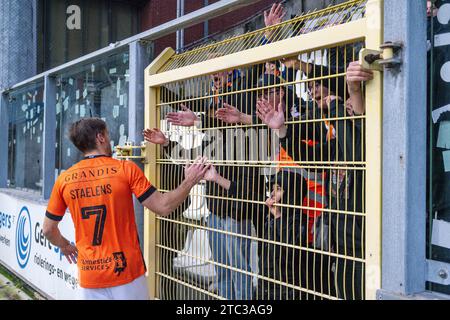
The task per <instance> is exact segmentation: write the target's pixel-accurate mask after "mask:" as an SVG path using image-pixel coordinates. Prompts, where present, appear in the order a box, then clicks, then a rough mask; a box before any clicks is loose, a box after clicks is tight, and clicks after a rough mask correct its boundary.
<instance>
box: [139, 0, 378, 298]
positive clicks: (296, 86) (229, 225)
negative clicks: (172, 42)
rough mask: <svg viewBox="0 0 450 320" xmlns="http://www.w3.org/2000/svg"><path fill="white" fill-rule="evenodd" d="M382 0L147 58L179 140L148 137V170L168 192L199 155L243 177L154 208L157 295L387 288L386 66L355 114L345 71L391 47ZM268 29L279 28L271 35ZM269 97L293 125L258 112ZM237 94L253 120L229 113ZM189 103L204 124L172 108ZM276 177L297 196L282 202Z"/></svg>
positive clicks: (151, 113)
mask: <svg viewBox="0 0 450 320" xmlns="http://www.w3.org/2000/svg"><path fill="white" fill-rule="evenodd" d="M382 3H383V2H382V1H380V0H369V1H362V0H359V1H349V2H346V3H344V4H341V5H338V6H334V7H330V8H327V9H326V10H320V11H318V12H315V13H309V14H305V15H303V16H300V17H297V18H295V19H292V20H289V21H286V22H283V23H281V24H279V25H276V26H273V27H269V28H264V29H261V30H258V31H255V32H251V33H249V34H245V35H242V36H238V37H233V38H230V39H226V40H224V41H221V42H218V43H215V44H209V45H207V46H204V47H200V48H198V49H193V50H190V51H187V52H184V53H181V54H175V52H174V51H173V50H172V49H170V48H168V49H166V50H165V51H164V52H163V53H161V55H160V56H159V57H158V58H156V59H155V60H154V61H153V62H152V64H151V65H150V66H149V67H148V68H147V69H146V72H145V77H146V79H145V94H146V108H145V112H146V114H145V127H147V128H160V129H161V130H162V131H163V132H164V133H165V134H166V136H169V137H170V139H171V141H172V143H171V144H170V145H169V147H161V146H157V145H153V144H148V145H147V147H146V149H145V157H146V163H147V164H146V166H145V173H146V175H147V177H148V178H149V179H150V180H151V181H152V182H153V183H154V184H155V185H156V186H157V187H158V188H159V190H160V191H161V192H167V191H169V190H172V189H174V188H175V187H176V186H177V184H178V183H179V182H180V181H181V179H182V178H183V169H182V168H183V167H182V165H183V164H184V163H185V162H186V158H188V159H190V160H192V154H196V155H209V156H210V161H211V163H212V164H214V166H215V167H216V170H217V172H218V173H219V174H220V175H221V176H222V177H224V178H225V179H227V180H228V181H229V182H230V185H229V188H230V189H228V191H227V190H226V188H225V187H223V186H219V185H217V184H216V183H213V182H211V181H205V182H203V183H202V184H200V185H199V186H197V190H194V191H192V192H191V195H190V200H189V201H187V202H186V203H185V204H183V205H182V206H180V208H178V209H177V210H176V211H175V212H174V213H172V215H171V216H169V217H166V218H162V217H157V216H155V215H154V214H152V213H150V214H147V215H146V216H145V227H146V229H145V242H144V243H145V250H144V256H145V259H146V262H147V265H148V266H149V274H148V276H149V284H150V288H151V296H152V297H154V298H162V299H177V298H181V299H194V298H201V299H211V298H219V299H220V298H232V299H233V298H235V299H251V298H255V299H260V298H266V299H267V298H269V299H362V298H366V299H375V292H376V290H377V289H379V288H380V287H381V262H380V256H381V245H380V240H381V164H380V163H381V150H380V149H381V110H382V106H381V99H382V94H381V85H382V80H381V79H382V78H381V73H380V72H379V71H374V79H373V80H371V81H370V82H368V83H367V85H366V86H365V90H364V101H365V105H367V109H366V111H365V112H363V113H360V114H354V113H352V112H351V111H352V110H353V109H352V108H350V111H348V110H346V108H345V106H346V105H345V103H346V102H347V98H349V96H348V93H347V90H346V84H345V74H346V68H347V65H348V63H349V62H350V61H353V60H357V59H358V53H359V49H360V48H361V47H362V46H365V47H367V48H369V49H378V48H379V46H380V44H381V42H382V18H381V17H382V12H383V10H382V7H383V6H382ZM264 35H268V38H269V40H270V41H268V42H267V43H264V44H262V40H263V38H264ZM292 57H294V60H295V61H297V64H298V67H297V69H298V70H297V72H296V73H295V75H296V76H295V77H292V76H291V77H289V76H287V74H286V75H284V79H283V80H280V81H279V82H277V81H278V80H274V79H278V78H279V76H278V75H276V77H272V78H270V77H269V76H268V74H270V73H271V72H272V71H270V72H269V71H268V70H269V66H268V64H270V63H272V64H273V65H275V67H276V61H277V60H280V59H284V58H292ZM297 57H298V58H297ZM305 58H306V60H305ZM281 61H282V62H284V63H286V60H281ZM302 62H303V63H302ZM278 71H279V70H278ZM280 72H281V71H280ZM281 76H283V73H281ZM261 78H263V79H262V80H261ZM270 79H272V80H270ZM271 81H272V82H271ZM273 81H275V82H273ZM213 83H215V85H213ZM307 87H309V94H308V89H307ZM325 90H327V91H328V92H327V93H326V92H325ZM280 92H283V94H281V93H280ZM275 93H276V94H278V96H276V97H277V98H273V96H274V94H275ZM325 94H326V96H328V97H329V99H328V100H327V101H324V99H321V98H320V97H322V98H325V96H324V95H325ZM331 96H337V97H339V98H337V99H336V100H333V99H332V97H331ZM261 97H266V99H268V100H270V99H273V101H271V102H270V101H269V102H270V103H272V104H271V106H272V108H275V107H276V108H278V105H281V107H280V108H281V109H278V110H279V111H281V110H283V112H284V114H285V117H286V119H285V121H284V126H285V127H286V128H287V129H286V130H287V132H288V133H287V134H286V136H284V137H281V136H280V135H278V134H277V132H275V131H273V130H272V129H270V128H269V127H268V125H267V124H266V123H265V122H264V121H262V120H258V116H257V114H256V109H257V104H260V103H261V101H262V100H261ZM332 101H334V102H332ZM224 103H228V104H230V105H233V106H234V107H236V108H238V110H239V111H240V112H241V114H242V113H244V114H246V115H247V116H248V117H247V120H246V121H243V122H242V123H238V124H236V123H235V122H238V120H228V121H225V122H224V121H219V120H218V118H217V116H216V114H215V112H217V111H218V110H220V109H222V111H223V108H224V106H225V105H224ZM181 105H184V106H187V107H189V108H190V109H191V110H192V111H193V112H195V114H196V115H197V116H198V118H199V119H201V121H200V122H201V126H200V125H199V123H200V122H198V123H197V124H196V125H194V126H189V127H187V128H181V127H179V126H175V125H172V124H170V123H168V122H167V121H166V115H167V114H168V113H169V112H177V111H180V110H181V109H180V108H181ZM294 106H296V109H295V108H294V109H295V110H293V109H292V107H294ZM222 111H221V112H222ZM240 119H242V118H240ZM248 119H251V120H248ZM366 120H367V121H366ZM239 121H241V120H239ZM227 122H229V123H227ZM236 137H237V138H236ZM220 139H222V140H220ZM283 141H284V142H283ZM286 141H287V142H286ZM281 148H283V149H284V150H285V151H286V153H287V154H288V156H289V157H290V158H288V160H286V158H283V156H282V153H281ZM180 154H181V155H180ZM218 155H224V157H219V156H218ZM280 179H281V180H280ZM283 179H284V180H283ZM286 180H288V181H289V182H288V183H287V184H284V182H285V181H286ZM337 181H338V182H339V183H337ZM233 183H234V184H233ZM341 184H343V185H342V186H341ZM232 185H234V186H235V187H234V189H233V188H232V187H231V186H232ZM274 185H276V186H278V187H277V188H280V189H282V191H283V193H284V194H285V197H284V198H282V200H280V199H278V198H277V199H278V201H277V202H276V204H275V205H273V206H272V207H270V208H268V207H267V206H266V202H267V201H268V200H269V198H270V197H271V196H269V195H268V194H269V192H275V191H276V190H275V189H274V188H275V187H274ZM336 185H337V187H336ZM368 186H370V191H369V190H368V189H369V188H368ZM224 188H225V189H224ZM199 190H200V191H199ZM230 190H233V191H230ZM277 190H279V189H277ZM272 196H273V193H272ZM278 219H279V220H278ZM271 228H272V229H271ZM277 228H280V229H277ZM274 230H279V232H280V233H279V234H278V237H277V236H275V234H276V232H275V231H274ZM280 230H281V231H280ZM302 230H303V231H302ZM300 235H303V236H300ZM289 237H292V238H289ZM289 239H290V240H289ZM226 244H228V247H227V245H226ZM230 244H233V247H230Z"/></svg>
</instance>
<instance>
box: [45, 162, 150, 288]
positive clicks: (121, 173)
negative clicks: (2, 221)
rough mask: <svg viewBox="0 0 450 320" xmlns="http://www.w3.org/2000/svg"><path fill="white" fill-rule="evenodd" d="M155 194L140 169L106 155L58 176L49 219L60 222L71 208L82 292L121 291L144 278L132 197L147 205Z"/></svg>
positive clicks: (48, 210) (78, 165) (78, 164)
mask: <svg viewBox="0 0 450 320" xmlns="http://www.w3.org/2000/svg"><path fill="white" fill-rule="evenodd" d="M155 190H156V189H155V188H154V187H153V186H152V185H151V184H150V182H149V181H148V180H147V179H146V178H145V176H144V173H143V172H142V170H141V169H140V168H139V167H138V166H137V165H136V164H134V163H133V162H130V161H120V160H115V159H112V158H110V157H106V156H94V157H87V158H86V159H84V160H82V161H80V162H78V163H77V164H75V165H74V166H72V167H71V168H70V169H68V170H67V171H65V172H64V173H62V174H61V175H60V176H59V177H58V179H57V180H56V182H55V185H54V187H53V191H52V194H51V197H50V200H49V203H48V207H47V212H46V216H47V217H48V218H50V219H53V220H56V221H60V220H61V219H62V217H63V216H64V213H65V211H66V209H67V208H69V211H70V214H71V216H72V220H73V223H74V226H75V239H76V240H75V241H76V247H77V248H78V263H77V264H78V270H79V281H80V286H81V287H83V288H106V287H113V286H118V285H122V284H126V283H129V282H131V281H133V280H134V279H136V278H138V277H140V276H141V275H143V274H144V273H145V264H144V260H143V256H142V252H141V249H140V246H139V240H138V233H137V228H136V222H135V218H134V208H133V197H132V194H134V195H135V196H136V197H137V198H138V199H139V201H140V202H143V201H144V200H145V199H147V198H148V197H149V196H150V195H151V194H152V193H153V192H154V191H155Z"/></svg>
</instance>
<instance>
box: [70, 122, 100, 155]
mask: <svg viewBox="0 0 450 320" xmlns="http://www.w3.org/2000/svg"><path fill="white" fill-rule="evenodd" d="M106 129H107V128H106V122H105V121H103V120H102V119H100V118H82V119H80V120H78V121H76V122H74V123H72V125H71V126H70V128H69V139H70V141H72V143H73V144H74V145H75V147H77V148H78V150H80V151H81V152H83V153H86V152H89V151H91V150H94V149H95V148H96V147H97V134H99V133H102V134H105V132H106Z"/></svg>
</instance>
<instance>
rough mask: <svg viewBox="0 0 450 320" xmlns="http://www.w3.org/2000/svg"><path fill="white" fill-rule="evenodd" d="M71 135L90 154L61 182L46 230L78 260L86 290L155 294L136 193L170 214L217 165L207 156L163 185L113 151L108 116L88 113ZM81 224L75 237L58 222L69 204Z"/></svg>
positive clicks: (98, 294) (84, 295)
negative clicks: (174, 182)
mask: <svg viewBox="0 0 450 320" xmlns="http://www.w3.org/2000/svg"><path fill="white" fill-rule="evenodd" d="M69 135H70V140H71V141H72V143H73V144H74V145H75V146H76V147H77V148H78V149H79V150H80V151H81V152H82V153H83V154H84V156H85V158H84V159H83V160H81V161H79V162H78V163H76V164H75V165H74V166H72V167H71V168H69V169H68V170H67V171H65V172H63V173H62V174H61V175H60V176H59V177H58V179H57V180H56V182H55V185H54V187H53V191H52V194H51V197H50V200H49V203H48V207H47V212H46V217H45V221H44V227H43V229H44V235H45V236H46V237H47V238H48V240H49V241H50V242H51V243H52V244H54V245H55V246H57V247H59V248H60V249H61V251H62V253H63V254H64V255H65V256H66V258H67V259H68V261H69V262H70V263H77V267H78V273H79V283H80V287H81V288H80V290H79V298H81V299H148V289H147V283H146V280H145V276H144V275H145V272H146V267H145V263H144V259H143V256H142V253H141V249H140V245H139V239H138V233H137V229H136V223H135V217H134V208H133V198H132V195H133V194H134V195H135V196H136V197H137V198H138V200H139V201H140V202H141V203H142V204H143V205H144V206H145V207H147V208H148V209H150V210H151V211H153V212H155V213H156V214H158V215H163V216H165V215H169V214H170V213H171V212H172V211H174V210H175V209H176V208H177V207H178V206H179V205H180V204H181V203H182V202H183V201H184V200H185V199H186V198H187V197H188V195H189V191H190V190H191V188H192V187H193V186H195V185H196V184H197V183H198V182H199V181H200V180H201V179H203V177H204V175H205V173H206V172H207V171H208V169H209V168H210V164H208V163H207V159H206V158H204V157H199V158H197V159H196V160H195V161H194V162H193V164H191V165H186V167H185V170H184V171H185V179H184V180H183V182H182V183H181V184H180V185H179V186H178V188H176V189H175V190H173V191H170V192H167V193H160V192H158V191H157V190H156V188H155V187H153V186H152V185H151V184H150V182H149V181H148V180H147V178H146V177H145V176H144V173H143V172H142V170H141V169H140V168H139V167H138V166H137V165H136V164H134V163H133V162H131V161H123V160H116V159H113V158H111V156H112V148H111V143H110V138H109V133H108V129H107V127H106V123H105V122H104V121H103V120H101V119H98V118H83V119H81V120H78V121H77V122H75V123H73V124H72V126H71V128H70V132H69ZM67 208H68V209H69V211H70V214H71V217H72V220H73V223H74V226H75V239H76V240H75V241H76V243H75V245H73V244H71V243H70V242H69V241H68V240H67V239H66V238H64V237H63V236H62V234H61V232H60V230H59V228H58V224H59V222H60V221H61V220H62V218H63V216H64V214H65V212H66V209H67Z"/></svg>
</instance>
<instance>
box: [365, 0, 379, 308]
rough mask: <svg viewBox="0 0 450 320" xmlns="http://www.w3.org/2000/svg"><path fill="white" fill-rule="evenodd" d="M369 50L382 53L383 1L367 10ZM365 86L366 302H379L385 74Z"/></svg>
mask: <svg viewBox="0 0 450 320" xmlns="http://www.w3.org/2000/svg"><path fill="white" fill-rule="evenodd" d="M366 28H367V30H366V33H367V36H366V48H368V49H373V50H379V49H380V45H381V44H382V43H383V0H369V1H368V3H367V6H366ZM373 72H374V79H373V80H372V81H369V82H368V83H367V84H366V106H367V107H366V119H367V121H366V130H367V131H366V165H367V166H366V215H367V216H366V224H365V228H366V252H365V256H366V279H365V285H366V299H368V300H374V299H376V291H377V290H378V289H380V288H381V203H382V202H381V201H382V199H381V194H382V193H381V186H382V184H381V178H382V176H381V163H382V161H381V155H382V149H381V148H382V127H383V126H382V119H383V106H382V101H383V73H382V72H380V71H373Z"/></svg>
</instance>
